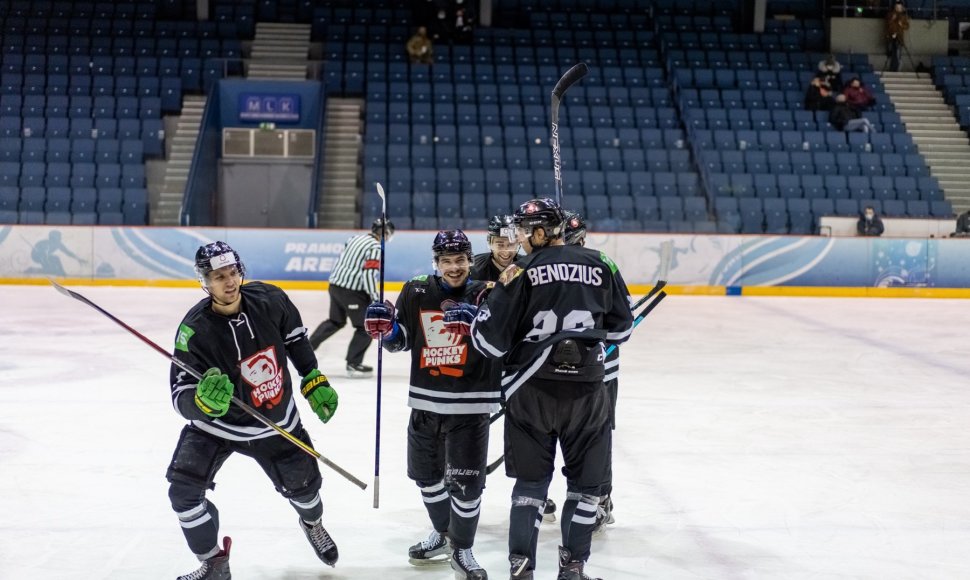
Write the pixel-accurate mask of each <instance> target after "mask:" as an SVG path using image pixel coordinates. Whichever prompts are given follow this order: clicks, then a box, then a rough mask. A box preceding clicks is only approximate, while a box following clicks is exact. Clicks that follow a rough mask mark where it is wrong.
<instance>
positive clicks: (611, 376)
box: [563, 210, 620, 534]
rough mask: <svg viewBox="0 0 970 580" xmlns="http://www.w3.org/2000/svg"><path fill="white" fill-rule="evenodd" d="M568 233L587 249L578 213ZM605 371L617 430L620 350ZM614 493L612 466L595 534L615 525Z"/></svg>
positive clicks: (569, 220) (570, 241)
mask: <svg viewBox="0 0 970 580" xmlns="http://www.w3.org/2000/svg"><path fill="white" fill-rule="evenodd" d="M565 216H566V231H565V234H564V236H563V237H564V240H565V242H566V245H570V246H583V247H586V220H584V219H583V216H582V215H580V214H579V213H578V212H574V211H568V210H567V211H566V212H565ZM603 368H604V371H605V372H606V375H605V376H604V377H603V383H604V384H605V385H606V390H607V391H608V392H609V393H610V427H611V428H612V429H613V430H616V399H617V396H618V392H619V389H618V387H619V382H620V381H619V377H620V349H619V348H614V349H613V350H612V352H610V353H609V354H607V355H606V361H605V362H604V364H603ZM612 493H613V466H612V465H610V470H609V475H608V477H607V483H606V485H604V486H603V493H602V496H601V497H600V504H599V507H598V508H597V509H596V526H595V527H594V528H593V533H594V534H595V533H598V532H601V531H603V529H604V528H605V527H606V524H612V523H614V521H615V520H614V518H613V498H612V497H611V494H612Z"/></svg>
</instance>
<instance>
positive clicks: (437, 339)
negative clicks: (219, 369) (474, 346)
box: [421, 310, 468, 377]
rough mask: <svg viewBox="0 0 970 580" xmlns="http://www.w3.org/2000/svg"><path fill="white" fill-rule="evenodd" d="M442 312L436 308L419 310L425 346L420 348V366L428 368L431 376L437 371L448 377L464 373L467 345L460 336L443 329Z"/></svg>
mask: <svg viewBox="0 0 970 580" xmlns="http://www.w3.org/2000/svg"><path fill="white" fill-rule="evenodd" d="M444 318H445V317H444V313H443V312H440V311H437V310H424V311H422V312H421V328H422V330H423V331H424V342H425V346H424V348H422V349H421V368H430V369H431V370H430V373H431V375H432V376H437V375H438V374H439V373H440V374H442V375H447V376H450V377H460V376H462V375H464V374H465V373H464V371H463V370H462V367H463V366H464V365H465V360H467V359H468V345H467V344H464V343H462V340H461V336H460V335H457V334H452V333H450V332H448V330H447V329H445V320H444Z"/></svg>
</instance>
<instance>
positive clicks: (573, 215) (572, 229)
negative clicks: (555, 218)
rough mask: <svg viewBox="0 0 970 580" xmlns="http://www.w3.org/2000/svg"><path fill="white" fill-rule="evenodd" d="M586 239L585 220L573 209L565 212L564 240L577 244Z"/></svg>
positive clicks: (567, 242)
mask: <svg viewBox="0 0 970 580" xmlns="http://www.w3.org/2000/svg"><path fill="white" fill-rule="evenodd" d="M585 239H586V220H585V219H583V216H582V215H580V214H579V213H577V212H574V211H567V212H566V233H565V234H564V240H563V241H565V242H566V244H568V245H579V244H581V243H582V242H583V240H585Z"/></svg>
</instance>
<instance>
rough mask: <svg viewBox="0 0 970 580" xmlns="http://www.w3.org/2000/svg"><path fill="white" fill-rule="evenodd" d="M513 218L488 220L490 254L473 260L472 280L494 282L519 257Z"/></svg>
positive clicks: (501, 217) (485, 253)
mask: <svg viewBox="0 0 970 580" xmlns="http://www.w3.org/2000/svg"><path fill="white" fill-rule="evenodd" d="M514 237H515V235H514V233H513V232H512V216H510V215H495V216H492V218H491V219H489V220H488V236H487V237H486V240H487V242H488V249H489V251H488V252H483V253H481V254H478V255H476V256H475V257H474V258H473V259H472V262H473V263H472V273H471V277H472V280H482V281H485V282H494V281H496V280H498V277H499V274H501V273H502V271H503V270H505V269H506V268H508V267H509V264H511V263H512V262H514V261H516V260H517V259H518V257H519V244H518V242H516V241H514V240H513V238H514Z"/></svg>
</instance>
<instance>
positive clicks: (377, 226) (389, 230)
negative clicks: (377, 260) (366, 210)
mask: <svg viewBox="0 0 970 580" xmlns="http://www.w3.org/2000/svg"><path fill="white" fill-rule="evenodd" d="M381 226H384V236H385V237H386V238H390V237H391V236H393V235H394V222H392V221H391V220H387V225H386V226H385V225H384V219H383V218H377V219H376V220H374V223H372V224H371V226H370V231H371V233H372V234H374V235H375V236H377V237H378V238H380V237H381Z"/></svg>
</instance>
